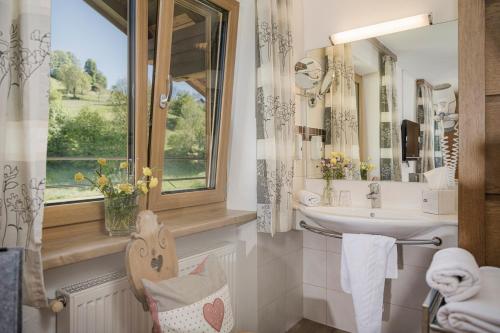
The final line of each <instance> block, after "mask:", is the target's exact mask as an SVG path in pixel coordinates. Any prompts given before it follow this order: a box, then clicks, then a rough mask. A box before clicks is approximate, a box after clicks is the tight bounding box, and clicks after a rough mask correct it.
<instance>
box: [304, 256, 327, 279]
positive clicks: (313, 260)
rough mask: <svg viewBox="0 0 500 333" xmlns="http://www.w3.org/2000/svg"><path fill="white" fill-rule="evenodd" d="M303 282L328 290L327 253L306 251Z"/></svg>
mask: <svg viewBox="0 0 500 333" xmlns="http://www.w3.org/2000/svg"><path fill="white" fill-rule="evenodd" d="M303 258H304V260H303V270H304V273H303V281H304V283H308V284H311V285H314V286H317V287H323V288H326V251H318V250H312V249H307V248H305V249H304V254H303Z"/></svg>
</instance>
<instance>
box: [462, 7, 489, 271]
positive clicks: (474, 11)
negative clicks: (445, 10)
mask: <svg viewBox="0 0 500 333" xmlns="http://www.w3.org/2000/svg"><path fill="white" fill-rule="evenodd" d="M458 60H459V61H458V86H459V89H458V90H459V94H458V95H459V99H460V100H459V101H460V118H459V135H460V136H459V137H460V151H459V160H458V161H459V174H458V178H459V193H458V202H459V205H458V245H459V246H460V247H462V248H464V249H467V250H468V251H470V252H471V253H472V254H473V255H474V256H475V258H476V260H477V262H478V264H479V265H482V264H484V263H485V258H486V247H485V181H486V168H485V165H486V164H485V159H486V153H485V150H486V128H485V112H486V111H485V0H459V1H458Z"/></svg>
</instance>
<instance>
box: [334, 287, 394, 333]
mask: <svg viewBox="0 0 500 333" xmlns="http://www.w3.org/2000/svg"><path fill="white" fill-rule="evenodd" d="M326 300H327V312H326V321H327V325H328V326H332V327H335V328H338V329H341V330H344V331H348V332H355V331H356V319H355V317H354V306H353V304H352V298H351V295H349V294H346V293H344V292H341V291H337V290H327V291H326ZM394 332H396V331H394Z"/></svg>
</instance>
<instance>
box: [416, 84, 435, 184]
mask: <svg viewBox="0 0 500 333" xmlns="http://www.w3.org/2000/svg"><path fill="white" fill-rule="evenodd" d="M417 94H418V99H417V118H418V121H419V123H420V136H421V140H422V146H421V147H422V149H421V150H420V157H421V159H420V161H419V162H420V165H419V168H418V172H419V173H424V172H427V171H429V170H432V169H434V168H435V161H434V155H435V142H434V137H435V134H434V127H435V121H434V109H433V104H432V88H431V87H430V86H429V84H427V83H425V82H422V83H418V84H417ZM422 181H423V179H422Z"/></svg>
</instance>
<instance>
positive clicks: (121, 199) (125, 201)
mask: <svg viewBox="0 0 500 333" xmlns="http://www.w3.org/2000/svg"><path fill="white" fill-rule="evenodd" d="M138 211H139V205H138V202H137V195H136V194H131V195H125V196H117V197H113V198H104V224H105V226H106V231H108V233H109V235H110V236H127V235H130V233H131V232H134V231H135V221H136V219H137V214H138Z"/></svg>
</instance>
